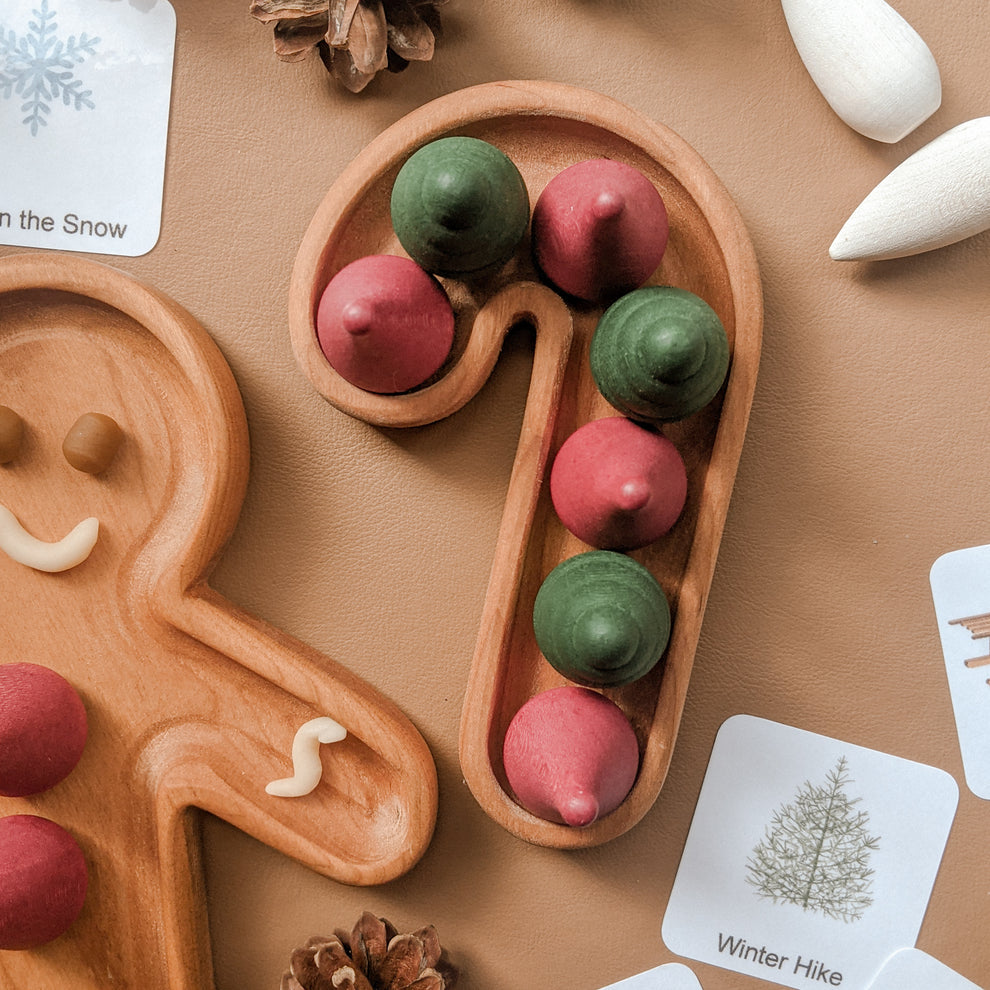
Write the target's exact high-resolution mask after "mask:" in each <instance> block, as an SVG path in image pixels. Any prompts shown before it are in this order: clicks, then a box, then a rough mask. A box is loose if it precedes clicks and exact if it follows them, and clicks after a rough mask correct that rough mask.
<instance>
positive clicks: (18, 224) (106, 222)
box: [0, 0, 175, 257]
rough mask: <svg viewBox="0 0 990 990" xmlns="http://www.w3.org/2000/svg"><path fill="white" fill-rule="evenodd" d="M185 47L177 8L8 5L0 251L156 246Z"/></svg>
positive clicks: (60, 1)
mask: <svg viewBox="0 0 990 990" xmlns="http://www.w3.org/2000/svg"><path fill="white" fill-rule="evenodd" d="M174 50H175V11H174V10H173V8H172V6H171V4H170V3H168V0H131V2H129V3H124V2H121V0H3V3H2V5H0V147H2V148H3V165H4V168H3V173H2V176H0V243H2V244H11V245H16V246H19V247H32V248H50V249H55V250H60V251H86V252H89V253H93V254H113V255H125V256H128V257H136V256H138V255H142V254H146V253H147V252H148V251H150V250H151V249H152V248H153V247H154V246H155V243H156V242H157V240H158V236H159V233H160V230H161V216H162V191H163V186H164V178H165V145H166V138H167V134H168V114H169V103H170V97H171V89H172V62H173V55H174Z"/></svg>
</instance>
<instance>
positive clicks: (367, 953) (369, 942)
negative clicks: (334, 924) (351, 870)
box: [281, 911, 457, 990]
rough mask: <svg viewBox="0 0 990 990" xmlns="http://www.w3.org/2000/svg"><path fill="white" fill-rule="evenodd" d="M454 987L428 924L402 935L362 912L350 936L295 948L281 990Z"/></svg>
mask: <svg viewBox="0 0 990 990" xmlns="http://www.w3.org/2000/svg"><path fill="white" fill-rule="evenodd" d="M456 982H457V970H456V969H455V968H454V967H453V966H452V965H451V964H450V962H449V960H448V959H447V954H446V952H445V951H444V950H443V948H442V947H441V945H440V938H439V936H438V935H437V930H436V929H435V928H434V927H433V926H432V925H428V926H427V927H426V928H421V929H419V931H416V932H412V933H410V934H408V935H400V934H399V933H398V932H397V931H396V929H395V928H394V927H393V926H392V925H391V924H389V922H387V921H386V920H385V919H384V918H376V917H375V916H374V915H373V914H372V913H371V912H370V911H365V912H364V914H362V915H361V917H360V918H359V919H358V923H357V924H356V925H355V926H354V929H353V931H351V932H350V933H348V932H344V931H339V930H338V931H336V932H334V934H333V935H327V936H323V935H314V936H313V937H312V938H310V939H309V940H308V941H307V942H306V944H305V945H304V946H302V947H301V948H298V949H296V951H295V952H293V953H292V959H291V962H290V964H289V972H288V973H285V974H284V975H283V976H282V985H281V990H453V987H454V984H455V983H456Z"/></svg>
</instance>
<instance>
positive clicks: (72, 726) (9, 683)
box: [0, 663, 87, 797]
mask: <svg viewBox="0 0 990 990" xmlns="http://www.w3.org/2000/svg"><path fill="white" fill-rule="evenodd" d="M86 735H87V724H86V709H85V708H84V707H83V703H82V700H81V699H80V697H79V695H78V694H77V693H76V690H75V688H73V687H72V685H71V684H70V683H69V682H68V681H67V680H65V678H64V677H62V676H61V675H60V674H56V673H55V671H54V670H49V669H48V668H47V667H40V666H38V665H37V664H33V663H9V664H4V665H3V666H0V795H3V796H4V797H26V796H27V795H29V794H40V793H41V792H42V791H47V790H48V789H49V788H50V787H54V786H55V785H56V784H57V783H58V782H59V781H60V780H62V779H63V778H64V777H66V776H67V775H68V774H69V773H70V771H71V770H72V769H73V768H74V767H75V765H76V764H77V763H78V762H79V758H80V757H81V756H82V752H83V747H84V746H85V745H86Z"/></svg>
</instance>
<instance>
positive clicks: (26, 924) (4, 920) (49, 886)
mask: <svg viewBox="0 0 990 990" xmlns="http://www.w3.org/2000/svg"><path fill="white" fill-rule="evenodd" d="M87 885H88V875H87V872H86V859H85V857H84V856H83V853H82V850H81V849H80V848H79V844H78V843H77V842H76V840H75V839H74V838H73V837H72V836H71V835H70V834H69V833H68V832H67V831H66V830H65V829H64V828H62V826H61V825H57V824H56V823H55V822H52V821H49V820H48V819H47V818H38V817H37V816H35V815H10V816H9V817H7V818H0V949H33V948H35V947H37V946H39V945H44V944H45V943H47V942H51V941H52V940H53V939H56V938H58V936H59V935H61V934H62V933H63V932H65V931H66V929H67V928H68V927H69V926H70V925H71V924H72V922H73V921H75V920H76V918H77V917H78V916H79V912H80V911H81V910H82V906H83V901H84V900H85V899H86V887H87Z"/></svg>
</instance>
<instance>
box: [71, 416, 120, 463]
mask: <svg viewBox="0 0 990 990" xmlns="http://www.w3.org/2000/svg"><path fill="white" fill-rule="evenodd" d="M123 439H124V433H123V430H121V428H120V427H119V426H118V425H117V424H116V422H115V421H114V420H112V419H111V418H110V417H109V416H104V415H103V413H84V414H83V415H82V416H80V417H79V419H77V420H76V422H75V425H74V426H73V427H72V429H71V430H69V432H68V435H67V436H66V438H65V440H64V442H63V443H62V453H63V454H65V459H66V460H67V461H68V462H69V464H71V465H72V467H74V468H75V469H76V470H77V471H85V472H86V474H99V473H100V472H101V471H105V470H106V469H107V468H108V467H109V466H110V462H111V461H112V460H113V458H114V455H115V454H116V453H117V449H118V448H119V447H120V442H121V441H122V440H123Z"/></svg>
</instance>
